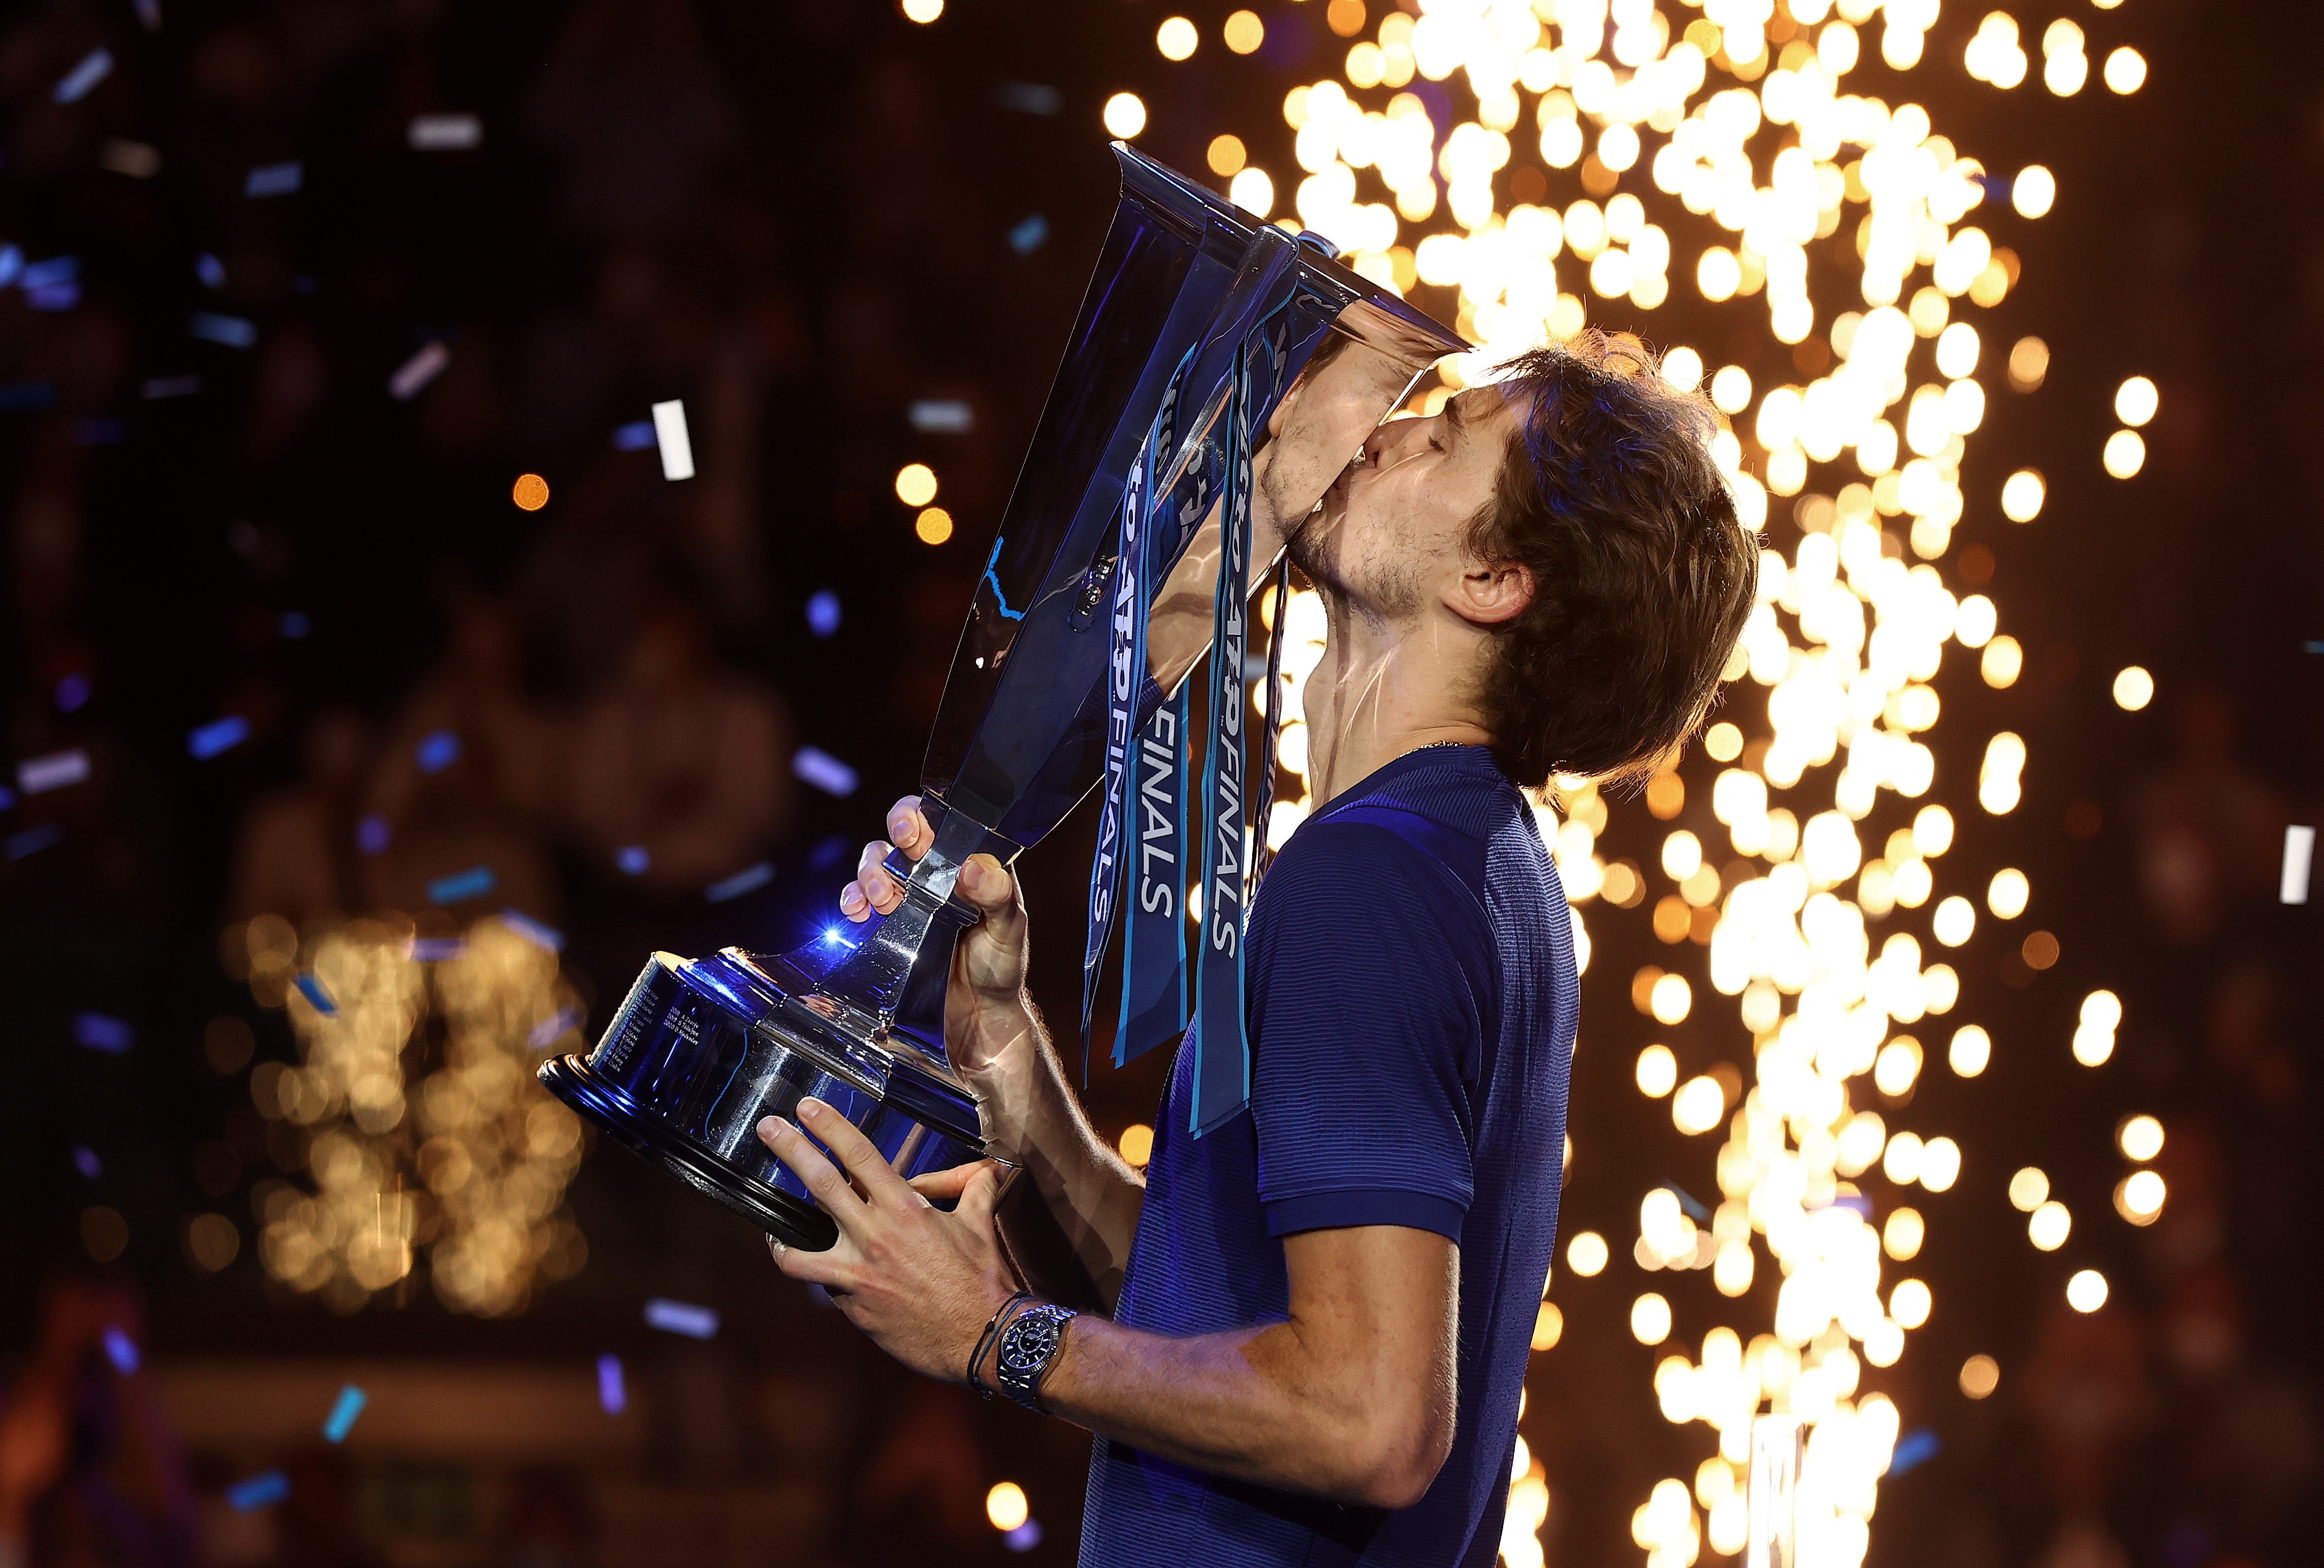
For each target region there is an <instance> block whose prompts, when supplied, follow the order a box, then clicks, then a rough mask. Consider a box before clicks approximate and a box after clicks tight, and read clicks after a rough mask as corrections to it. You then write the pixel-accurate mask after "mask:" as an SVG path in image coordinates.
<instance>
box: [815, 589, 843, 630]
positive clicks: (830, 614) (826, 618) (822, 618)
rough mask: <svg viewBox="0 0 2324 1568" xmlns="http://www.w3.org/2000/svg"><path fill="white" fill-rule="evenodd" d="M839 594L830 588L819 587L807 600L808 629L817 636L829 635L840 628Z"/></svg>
mask: <svg viewBox="0 0 2324 1568" xmlns="http://www.w3.org/2000/svg"><path fill="white" fill-rule="evenodd" d="M839 620H840V607H839V595H837V594H835V593H833V592H832V591H831V590H830V589H829V588H822V589H818V590H817V591H816V593H815V594H814V595H811V596H809V598H808V599H807V630H808V631H810V632H814V633H815V634H816V636H817V637H828V636H830V635H831V634H832V633H833V632H836V631H838V630H839Z"/></svg>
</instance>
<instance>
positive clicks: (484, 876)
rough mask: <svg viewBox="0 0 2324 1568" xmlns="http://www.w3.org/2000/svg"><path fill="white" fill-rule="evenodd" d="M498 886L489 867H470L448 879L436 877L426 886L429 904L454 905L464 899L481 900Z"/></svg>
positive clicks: (498, 883)
mask: <svg viewBox="0 0 2324 1568" xmlns="http://www.w3.org/2000/svg"><path fill="white" fill-rule="evenodd" d="M499 885H500V879H499V878H498V877H496V876H494V875H493V868H492V867H490V866H470V867H469V868H468V869H467V870H466V871H464V872H453V873H452V874H451V875H450V876H448V877H438V878H437V879H436V880H435V881H432V882H430V883H429V884H428V899H429V902H430V903H437V904H457V903H459V902H460V901H461V900H462V899H481V898H483V897H484V895H485V894H486V893H489V892H491V891H492V890H493V889H494V888H496V887H498V886H499Z"/></svg>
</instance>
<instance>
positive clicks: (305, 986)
mask: <svg viewBox="0 0 2324 1568" xmlns="http://www.w3.org/2000/svg"><path fill="white" fill-rule="evenodd" d="M291 984H293V985H295V986H297V987H298V988H299V994H300V996H303V997H305V998H306V999H307V1001H308V1004H309V1006H311V1007H312V1008H313V1009H314V1010H316V1011H317V1012H318V1013H321V1014H322V1015H323V1016H324V1017H325V1018H337V1017H338V1016H339V1004H338V1003H337V1002H336V1001H332V1000H331V993H330V992H327V991H325V990H324V989H323V982H321V981H320V980H318V979H317V978H316V977H315V976H314V975H313V974H311V973H308V974H302V975H300V976H299V977H298V978H297V979H296V980H294V981H292V982H291Z"/></svg>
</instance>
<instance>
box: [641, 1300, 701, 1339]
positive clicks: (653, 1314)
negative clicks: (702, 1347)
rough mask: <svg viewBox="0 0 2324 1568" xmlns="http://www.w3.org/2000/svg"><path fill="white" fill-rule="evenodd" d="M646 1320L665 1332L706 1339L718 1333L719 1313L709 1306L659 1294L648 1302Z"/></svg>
mask: <svg viewBox="0 0 2324 1568" xmlns="http://www.w3.org/2000/svg"><path fill="white" fill-rule="evenodd" d="M646 1322H647V1323H648V1324H650V1325H651V1326H653V1327H655V1328H658V1329H659V1330H661V1331H662V1332H663V1333H674V1334H684V1335H685V1336H686V1337H687V1338H688V1339H693V1340H706V1339H709V1338H711V1337H713V1336H714V1335H715V1334H716V1333H718V1314H717V1313H715V1312H714V1311H713V1310H711V1309H710V1308H709V1307H706V1306H696V1305H694V1304H693V1303H692V1302H689V1301H670V1300H668V1299H666V1298H665V1297H662V1296H655V1297H654V1298H653V1299H652V1300H651V1301H649V1302H647V1303H646Z"/></svg>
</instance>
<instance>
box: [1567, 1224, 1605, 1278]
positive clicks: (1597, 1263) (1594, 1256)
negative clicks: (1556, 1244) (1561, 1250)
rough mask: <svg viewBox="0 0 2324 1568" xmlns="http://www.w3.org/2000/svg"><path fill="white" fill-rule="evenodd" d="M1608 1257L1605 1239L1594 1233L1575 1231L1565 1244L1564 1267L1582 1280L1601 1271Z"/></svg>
mask: <svg viewBox="0 0 2324 1568" xmlns="http://www.w3.org/2000/svg"><path fill="white" fill-rule="evenodd" d="M1610 1256H1611V1253H1610V1252H1609V1250H1608V1248H1607V1246H1606V1238H1605V1237H1603V1236H1600V1234H1599V1233H1598V1232H1597V1231H1576V1232H1574V1235H1573V1239H1572V1241H1568V1242H1567V1243H1566V1244H1565V1266H1566V1267H1567V1268H1571V1269H1572V1270H1573V1272H1574V1273H1575V1274H1577V1275H1579V1276H1581V1277H1582V1278H1584V1279H1589V1278H1592V1277H1596V1276H1597V1275H1598V1274H1599V1273H1600V1272H1601V1271H1603V1269H1604V1268H1605V1267H1606V1262H1607V1259H1608V1258H1609V1257H1610Z"/></svg>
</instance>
